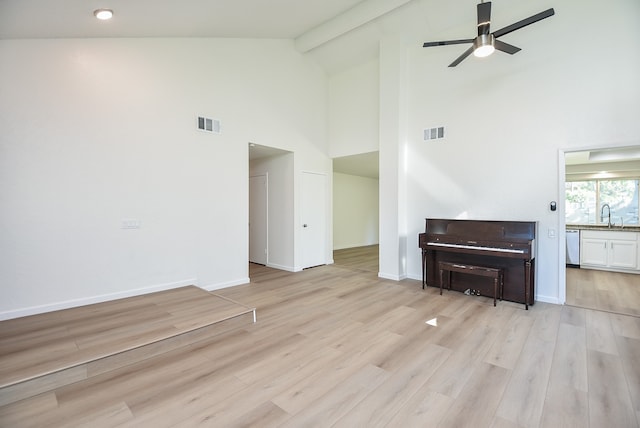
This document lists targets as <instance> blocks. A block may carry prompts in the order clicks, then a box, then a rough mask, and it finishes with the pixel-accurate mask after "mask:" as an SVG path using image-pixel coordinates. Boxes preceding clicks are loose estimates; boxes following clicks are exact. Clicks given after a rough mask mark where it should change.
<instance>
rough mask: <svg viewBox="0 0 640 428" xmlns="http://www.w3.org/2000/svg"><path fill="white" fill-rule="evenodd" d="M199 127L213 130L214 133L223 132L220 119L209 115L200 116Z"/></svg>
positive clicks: (202, 129)
mask: <svg viewBox="0 0 640 428" xmlns="http://www.w3.org/2000/svg"><path fill="white" fill-rule="evenodd" d="M198 129H199V130H201V131H205V132H212V133H214V134H220V133H222V130H221V127H220V121H219V120H218V119H211V118H209V117H202V116H198Z"/></svg>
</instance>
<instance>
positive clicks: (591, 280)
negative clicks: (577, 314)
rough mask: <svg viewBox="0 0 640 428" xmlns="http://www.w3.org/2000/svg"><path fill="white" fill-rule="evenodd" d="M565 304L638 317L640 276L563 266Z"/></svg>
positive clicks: (639, 308) (639, 309)
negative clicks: (564, 268) (565, 268)
mask: <svg viewBox="0 0 640 428" xmlns="http://www.w3.org/2000/svg"><path fill="white" fill-rule="evenodd" d="M566 299H567V305H571V306H578V307H581V308H588V309H597V310H600V311H606V312H614V313H618V314H626V315H633V316H636V317H640V275H636V274H631V273H621V272H608V271H601V270H595V269H576V268H567V296H566Z"/></svg>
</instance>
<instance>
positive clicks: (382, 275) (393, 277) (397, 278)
mask: <svg viewBox="0 0 640 428" xmlns="http://www.w3.org/2000/svg"><path fill="white" fill-rule="evenodd" d="M406 277H407V276H406V275H389V274H386V273H382V272H378V278H383V279H390V280H392V281H402V280H403V279H405V278H406Z"/></svg>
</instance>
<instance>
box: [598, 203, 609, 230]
mask: <svg viewBox="0 0 640 428" xmlns="http://www.w3.org/2000/svg"><path fill="white" fill-rule="evenodd" d="M605 208H606V209H607V227H611V207H610V206H609V204H603V205H602V208H601V209H600V222H601V223H602V222H604V209H605Z"/></svg>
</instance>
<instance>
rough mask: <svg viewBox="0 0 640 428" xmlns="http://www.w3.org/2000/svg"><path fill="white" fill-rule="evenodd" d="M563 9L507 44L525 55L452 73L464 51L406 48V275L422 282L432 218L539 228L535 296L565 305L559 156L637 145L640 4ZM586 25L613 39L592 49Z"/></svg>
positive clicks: (625, 0) (468, 64) (566, 5)
mask: <svg viewBox="0 0 640 428" xmlns="http://www.w3.org/2000/svg"><path fill="white" fill-rule="evenodd" d="M555 9H556V16H554V17H552V18H549V19H547V20H545V21H543V22H540V23H536V24H535V25H534V26H531V27H528V28H527V30H526V31H525V30H521V31H518V32H516V33H514V34H513V37H512V38H510V40H509V43H513V44H515V45H517V46H520V47H521V48H523V51H522V52H520V53H518V54H517V55H514V56H509V55H505V54H501V53H500V52H498V53H497V54H495V55H493V56H491V57H490V58H488V59H487V60H484V61H483V60H477V59H474V58H472V57H470V58H468V59H466V60H465V61H464V62H463V63H462V64H460V65H459V66H458V67H456V68H448V67H447V65H448V64H449V63H450V62H451V61H452V60H453V59H455V58H456V57H457V55H459V54H460V53H461V52H462V50H463V49H461V48H457V49H456V48H455V47H445V48H442V49H435V48H434V49H431V50H425V49H422V48H421V47H419V45H416V47H410V48H407V55H408V58H409V75H408V87H409V90H408V93H409V103H408V105H409V118H408V130H409V136H408V145H407V150H408V153H407V156H406V159H407V164H406V171H407V172H406V179H407V183H406V186H407V194H408V195H410V197H409V198H408V201H407V204H408V209H407V221H408V229H407V230H408V238H409V239H408V240H407V242H408V244H407V254H408V270H407V273H408V276H410V277H412V278H416V279H417V278H420V276H421V271H420V256H419V254H420V252H419V250H418V248H417V238H416V239H413V238H414V237H416V236H417V234H418V233H419V232H421V231H423V230H424V218H425V217H444V218H447V217H448V218H470V219H496V220H531V221H537V222H539V230H538V240H537V243H538V259H537V277H536V282H537V284H536V286H537V290H536V298H537V299H538V300H544V301H549V302H559V301H560V300H561V293H560V290H559V284H560V282H561V280H559V276H560V274H561V271H560V269H559V266H560V265H561V264H562V263H563V258H562V257H561V254H562V253H561V252H560V249H561V248H564V247H563V244H562V243H561V242H560V240H562V239H564V234H563V233H564V230H563V225H564V219H563V216H564V212H561V211H560V210H559V211H556V212H551V211H550V210H549V208H548V206H549V202H550V201H560V200H562V199H564V194H563V193H561V192H560V191H559V188H560V184H561V183H559V174H558V171H559V168H560V166H559V164H558V160H559V156H558V153H559V151H561V150H566V149H571V148H584V147H607V146H619V145H628V144H640V120H638V118H640V79H638V76H640V48H639V45H638V42H639V41H640V27H639V26H638V25H637V18H638V17H640V3H638V2H637V1H630V0H618V1H615V2H614V4H611V3H608V4H607V7H605V8H603V7H602V4H601V3H598V2H592V1H590V2H578V1H571V2H562V3H560V4H557V5H555ZM585 22H598V26H599V28H601V30H600V31H602V32H604V33H606V34H607V37H606V38H604V39H597V38H596V39H590V41H589V43H585V40H584V37H585V32H584V25H585ZM506 38H507V36H505V39H506ZM505 41H506V40H505ZM431 126H445V127H446V139H445V140H441V141H438V140H436V141H433V142H423V141H421V134H422V129H423V128H426V127H431ZM399 150H401V149H399ZM549 231H553V232H554V233H555V237H553V238H552V237H550V236H549Z"/></svg>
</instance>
